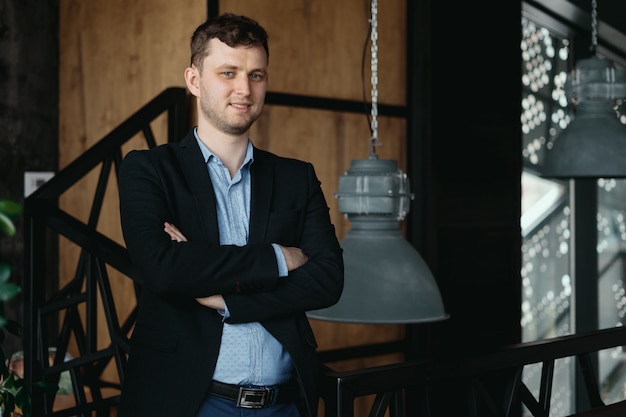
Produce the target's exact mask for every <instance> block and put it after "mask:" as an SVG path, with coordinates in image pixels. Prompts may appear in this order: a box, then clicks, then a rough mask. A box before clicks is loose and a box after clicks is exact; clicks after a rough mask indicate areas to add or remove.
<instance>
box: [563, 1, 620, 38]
mask: <svg viewBox="0 0 626 417" xmlns="http://www.w3.org/2000/svg"><path fill="white" fill-rule="evenodd" d="M567 1H568V2H570V3H572V4H574V5H575V6H576V7H578V8H580V9H582V10H584V11H585V12H586V13H587V14H591V9H592V6H591V4H592V2H591V0H567ZM596 12H597V16H598V21H602V22H605V23H606V24H608V25H609V26H612V27H613V28H614V29H617V30H618V31H620V32H622V33H624V34H626V1H624V0H596Z"/></svg>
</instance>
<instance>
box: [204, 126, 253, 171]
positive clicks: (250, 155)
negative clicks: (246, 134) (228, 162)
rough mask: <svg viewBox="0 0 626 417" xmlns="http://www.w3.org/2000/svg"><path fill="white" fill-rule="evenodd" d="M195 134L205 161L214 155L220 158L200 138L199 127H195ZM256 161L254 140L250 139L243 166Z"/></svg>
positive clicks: (207, 161)
mask: <svg viewBox="0 0 626 417" xmlns="http://www.w3.org/2000/svg"><path fill="white" fill-rule="evenodd" d="M193 135H194V137H195V138H196V142H198V146H200V151H202V157H203V158H204V162H205V163H207V164H208V163H209V158H211V157H213V158H215V159H216V160H218V161H219V160H220V158H218V156H217V155H215V154H214V153H213V152H212V151H211V150H210V149H209V148H208V147H207V146H206V145H205V144H204V142H202V141H201V140H200V137H199V136H198V127H197V126H196V127H194V128H193ZM252 161H254V152H253V148H252V141H251V140H250V139H248V146H247V147H246V157H245V158H244V160H243V164H242V165H241V166H246V165H248V164H251V163H252ZM220 162H221V161H220Z"/></svg>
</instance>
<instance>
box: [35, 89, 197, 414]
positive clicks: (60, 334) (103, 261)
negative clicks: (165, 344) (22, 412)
mask: <svg viewBox="0 0 626 417" xmlns="http://www.w3.org/2000/svg"><path fill="white" fill-rule="evenodd" d="M163 114H167V127H166V129H165V130H166V133H165V134H166V136H167V141H174V140H177V139H178V138H180V137H182V135H183V133H185V132H186V130H187V129H188V128H189V120H188V104H187V94H186V91H185V89H183V88H168V89H166V90H164V91H163V92H162V93H161V94H160V95H158V96H157V97H155V98H154V99H153V100H151V101H150V102H149V103H148V104H146V105H145V106H144V107H143V108H141V109H140V110H139V111H137V112H136V113H135V114H134V115H132V116H131V117H130V118H128V119H127V120H126V121H125V122H123V123H122V124H121V125H120V126H118V127H117V128H116V129H114V130H113V131H112V132H111V133H110V134H108V135H106V136H105V137H104V138H102V139H101V140H100V141H98V142H97V143H96V144H95V145H94V146H93V147H91V148H90V149H88V150H87V151H86V152H85V153H84V154H82V155H81V156H80V157H79V158H77V159H76V160H75V161H74V162H72V163H71V164H69V165H68V166H67V167H65V168H63V169H62V170H60V171H59V172H58V173H57V174H56V175H55V176H54V177H53V178H52V179H50V180H49V181H48V182H47V183H45V184H44V185H42V186H41V187H40V188H39V189H38V190H36V191H35V192H34V193H33V194H31V195H30V196H29V197H27V198H26V200H25V203H24V209H25V210H24V220H25V221H24V224H25V239H24V241H25V258H26V265H25V282H24V293H25V300H24V334H23V343H24V355H25V358H26V361H25V366H24V377H25V382H26V387H27V389H28V390H29V391H31V392H33V415H34V416H38V417H44V416H91V415H93V413H96V415H98V416H107V417H108V416H109V415H110V413H111V409H112V407H114V406H115V404H117V402H118V401H119V387H120V381H122V380H123V378H124V367H125V364H126V354H127V353H128V346H129V343H128V336H129V333H130V331H131V329H132V326H133V324H134V319H135V311H134V310H132V311H131V312H130V313H129V315H128V316H127V317H126V318H125V319H124V320H123V321H122V323H120V322H119V318H118V313H117V311H116V305H115V301H114V295H113V291H112V290H111V283H110V279H109V278H110V271H111V268H112V269H114V270H116V271H119V272H120V273H121V274H123V275H125V276H127V277H133V275H134V272H133V267H132V264H131V262H130V258H129V256H128V254H127V251H126V248H125V247H123V246H121V245H120V244H118V243H117V242H116V241H114V240H113V239H111V238H109V237H107V236H105V235H103V234H102V233H100V232H98V230H97V226H98V222H99V221H100V220H101V218H102V210H103V204H104V201H105V195H106V191H107V187H108V185H109V180H110V178H111V177H112V175H113V174H114V175H115V178H117V169H118V167H119V164H120V162H121V160H122V157H123V151H122V147H123V146H124V145H125V144H126V143H127V142H129V141H130V140H131V139H133V138H135V137H136V136H141V135H142V136H143V139H144V140H145V145H146V146H147V147H154V146H156V139H155V135H154V131H153V128H152V126H151V123H153V122H154V121H155V120H156V119H157V118H159V117H161V116H162V115H163ZM142 146H143V145H142ZM98 170H99V174H98V176H97V182H96V185H95V191H94V193H93V195H92V196H90V197H89V196H83V197H86V198H91V199H92V201H91V207H90V210H89V214H88V219H87V220H86V221H81V220H79V219H77V218H75V217H74V216H72V215H71V214H69V213H68V212H66V211H64V210H62V209H61V208H60V206H59V204H58V200H59V199H60V198H61V196H62V195H63V194H64V193H65V192H66V191H68V190H69V189H71V188H72V187H73V186H74V185H76V184H77V183H79V182H80V181H83V180H84V178H85V177H87V176H88V175H90V173H92V172H94V171H95V172H96V173H97V172H98ZM115 190H117V188H116V187H115ZM61 239H62V240H64V241H67V242H70V243H71V244H72V245H74V246H76V247H77V248H78V253H79V255H78V256H77V262H76V267H75V272H74V274H73V277H71V279H67V280H65V281H68V283H67V284H66V285H64V286H63V287H62V288H59V289H58V291H56V292H54V293H53V294H46V291H45V288H46V287H47V286H49V285H47V283H49V281H51V280H52V281H58V280H57V278H56V274H57V272H56V271H55V270H54V267H55V266H57V265H58V261H57V260H56V259H51V257H56V256H58V253H57V243H58V242H59V241H60V240H61ZM50 265H53V267H51V266H50ZM134 289H135V292H136V295H138V292H139V288H138V287H136V286H135V287H134ZM135 301H136V300H135ZM100 311H102V312H103V313H100ZM102 316H103V317H102ZM99 324H100V325H103V326H106V327H107V328H108V333H109V337H110V340H107V341H102V340H98V337H97V336H98V325H99ZM103 345H104V346H103ZM70 346H74V347H75V349H74V351H75V350H77V351H78V352H79V355H78V357H72V356H70V355H69V353H68V350H69V348H70ZM110 366H112V367H113V369H114V370H115V371H114V373H115V374H116V375H115V378H106V376H105V369H107V367H110ZM63 378H69V380H70V382H71V383H70V384H69V387H70V388H69V391H70V392H68V393H67V394H68V396H70V397H71V400H70V401H68V402H66V403H61V404H60V403H57V405H56V406H55V400H57V399H58V398H59V397H60V395H57V396H50V395H43V394H38V393H37V392H36V391H33V389H34V381H42V380H43V381H50V382H55V383H59V382H61V381H63ZM68 404H69V405H68Z"/></svg>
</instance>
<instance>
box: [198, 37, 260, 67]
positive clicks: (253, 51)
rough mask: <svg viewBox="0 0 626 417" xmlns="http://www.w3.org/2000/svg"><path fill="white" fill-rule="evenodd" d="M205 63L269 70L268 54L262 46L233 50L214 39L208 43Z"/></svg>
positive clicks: (243, 46) (241, 47) (235, 48)
mask: <svg viewBox="0 0 626 417" xmlns="http://www.w3.org/2000/svg"><path fill="white" fill-rule="evenodd" d="M204 63H205V64H207V63H208V64H209V65H211V66H221V65H233V66H242V65H245V66H248V67H253V68H255V69H264V68H267V54H266V52H265V49H264V48H263V46H261V45H253V46H246V45H241V46H236V47H234V48H233V47H230V46H228V45H226V44H225V43H224V42H222V41H220V40H219V39H216V38H213V39H211V40H210V41H209V43H208V46H207V55H206V57H205V58H204Z"/></svg>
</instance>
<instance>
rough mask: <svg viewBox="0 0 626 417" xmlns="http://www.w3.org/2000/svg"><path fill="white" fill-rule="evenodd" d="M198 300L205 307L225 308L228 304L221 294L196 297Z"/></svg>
mask: <svg viewBox="0 0 626 417" xmlns="http://www.w3.org/2000/svg"><path fill="white" fill-rule="evenodd" d="M196 301H197V302H199V303H200V304H202V305H203V306H205V307H209V308H212V309H214V310H224V309H225V307H226V305H225V304H224V298H223V297H222V296H221V295H219V294H218V295H210V296H208V297H201V298H196Z"/></svg>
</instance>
